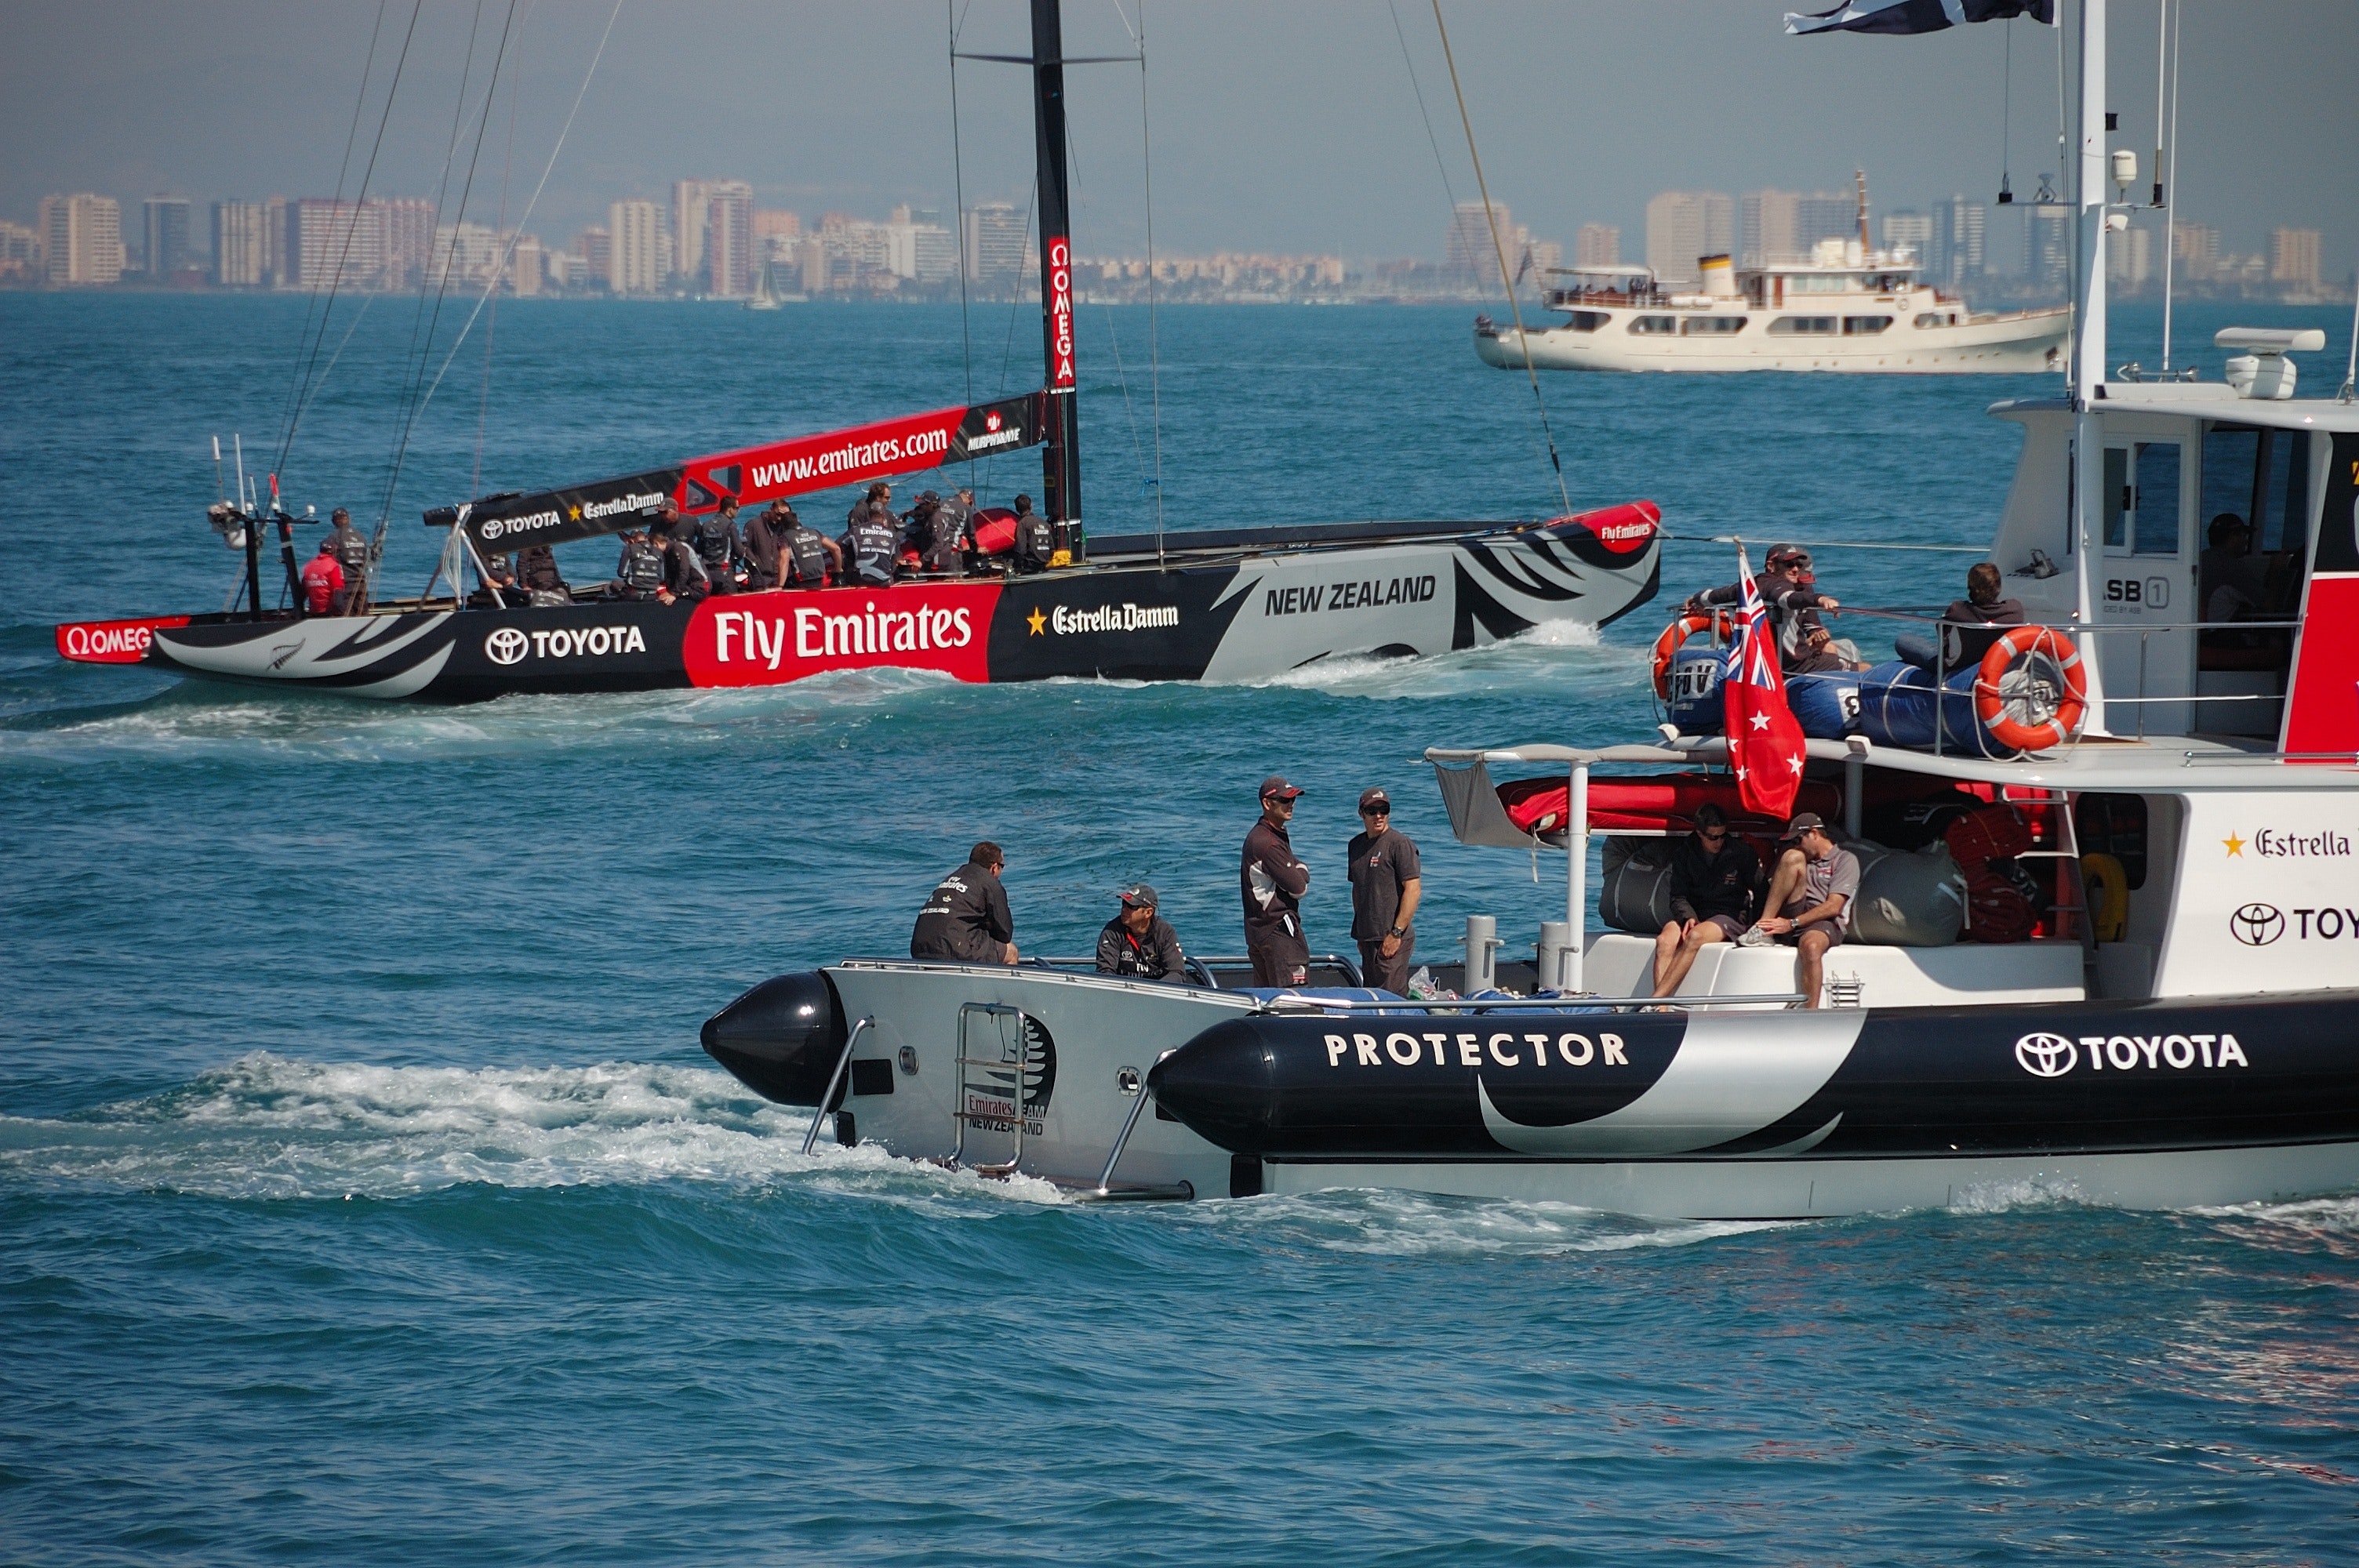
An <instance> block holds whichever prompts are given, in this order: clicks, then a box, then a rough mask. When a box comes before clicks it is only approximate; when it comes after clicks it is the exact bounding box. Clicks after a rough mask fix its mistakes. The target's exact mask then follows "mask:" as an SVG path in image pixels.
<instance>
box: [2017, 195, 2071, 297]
mask: <svg viewBox="0 0 2359 1568" xmlns="http://www.w3.org/2000/svg"><path fill="white" fill-rule="evenodd" d="M2023 280H2024V282H2026V283H2027V284H2029V285H2031V286H2032V287H2036V288H2038V289H2041V290H2043V291H2045V292H2048V293H2050V294H2064V293H2067V292H2069V291H2070V290H2071V284H2072V209H2071V208H2070V207H2067V206H2064V205H2063V204H2062V203H2060V202H2053V203H2051V202H2045V201H2043V202H2040V203H2038V205H2036V206H2034V207H2033V208H2032V209H2031V212H2030V217H2029V221H2028V222H2026V223H2025V224H2024V226H2023Z"/></svg>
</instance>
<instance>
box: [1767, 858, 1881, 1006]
mask: <svg viewBox="0 0 2359 1568" xmlns="http://www.w3.org/2000/svg"><path fill="white" fill-rule="evenodd" d="M1786 834H1787V837H1788V838H1790V839H1792V840H1793V841H1794V846H1793V848H1791V849H1788V850H1786V851H1785V852H1784V853H1783V854H1781V855H1779V856H1778V857H1777V871H1776V873H1775V874H1773V875H1772V876H1771V877H1770V879H1769V896H1768V898H1767V899H1766V900H1764V901H1763V903H1762V905H1761V907H1762V908H1764V909H1766V910H1769V911H1772V912H1773V913H1771V914H1765V915H1763V916H1762V918H1761V920H1760V922H1759V924H1757V925H1755V926H1754V927H1753V929H1752V930H1750V931H1748V932H1746V933H1745V935H1743V936H1741V937H1739V938H1737V940H1738V942H1739V943H1741V944H1742V945H1743V946H1747V947H1763V946H1768V945H1769V944H1770V943H1771V942H1779V943H1783V944H1784V945H1786V946H1789V947H1792V948H1793V949H1795V951H1796V954H1797V955H1798V957H1797V959H1796V962H1795V966H1794V968H1795V975H1794V982H1795V983H1794V989H1796V990H1798V991H1800V992H1801V993H1802V1001H1801V1005H1802V1006H1804V1007H1816V1006H1818V1005H1819V978H1820V977H1819V968H1820V960H1821V959H1823V958H1824V957H1826V953H1827V949H1828V948H1830V947H1832V946H1837V945H1839V944H1840V943H1841V942H1842V941H1843V934H1844V933H1845V932H1846V931H1848V930H1850V929H1851V905H1852V901H1853V900H1854V899H1855V898H1857V897H1858V896H1859V857H1858V856H1857V855H1854V854H1853V853H1852V852H1851V851H1850V850H1849V849H1838V848H1837V847H1836V845H1835V841H1834V840H1833V839H1832V838H1830V837H1828V835H1827V825H1826V824H1825V823H1824V822H1823V821H1821V820H1820V818H1819V814H1818V813H1817V812H1815V811H1805V812H1803V813H1802V814H1801V815H1800V816H1797V817H1795V818H1794V820H1793V821H1791V822H1789V823H1788V824H1787V825H1786Z"/></svg>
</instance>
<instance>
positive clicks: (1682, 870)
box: [1655, 801, 1761, 996]
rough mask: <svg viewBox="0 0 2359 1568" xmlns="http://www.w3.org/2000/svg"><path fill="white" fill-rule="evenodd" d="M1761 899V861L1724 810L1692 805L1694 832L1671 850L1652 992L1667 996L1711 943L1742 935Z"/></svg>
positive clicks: (1656, 949) (1707, 803) (1658, 934)
mask: <svg viewBox="0 0 2359 1568" xmlns="http://www.w3.org/2000/svg"><path fill="white" fill-rule="evenodd" d="M1760 898H1761V860H1760V857H1758V856H1756V854H1754V852H1753V849H1752V848H1751V846H1749V845H1747V844H1746V843H1745V840H1744V839H1742V838H1737V837H1736V836H1735V835H1734V834H1732V833H1731V832H1729V830H1728V815H1727V813H1725V812H1723V811H1722V810H1721V809H1720V807H1719V806H1714V805H1712V803H1711V802H1710V801H1706V802H1704V804H1703V805H1701V806H1697V807H1696V813H1695V831H1694V832H1693V833H1692V834H1690V836H1689V837H1687V838H1682V839H1681V840H1680V844H1679V848H1677V849H1673V850H1672V851H1671V918H1670V919H1669V921H1668V922H1666V923H1665V924H1664V926H1663V928H1662V930H1661V931H1659V932H1658V933H1656V935H1655V994H1656V995H1657V996H1669V995H1671V994H1672V993H1673V992H1675V991H1677V990H1678V989H1680V981H1682V980H1684V979H1687V978H1688V971H1689V970H1690V969H1691V968H1694V967H1695V961H1696V955H1697V954H1699V953H1701V952H1702V951H1703V950H1704V949H1705V948H1706V947H1708V946H1711V945H1712V943H1714V942H1734V941H1735V940H1737V938H1739V937H1741V936H1743V935H1745V922H1746V921H1748V920H1750V919H1752V918H1753V909H1754V906H1755V904H1756V903H1759V901H1760Z"/></svg>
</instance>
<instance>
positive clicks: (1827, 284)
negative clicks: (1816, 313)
mask: <svg viewBox="0 0 2359 1568" xmlns="http://www.w3.org/2000/svg"><path fill="white" fill-rule="evenodd" d="M1860 287H1861V286H1860V280H1859V279H1858V278H1857V277H1856V276H1854V275H1852V274H1850V273H1847V272H1834V273H1828V272H1797V273H1789V274H1788V275H1787V278H1786V292H1787V293H1788V294H1857V293H1859V292H1860Z"/></svg>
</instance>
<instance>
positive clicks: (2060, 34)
mask: <svg viewBox="0 0 2359 1568" xmlns="http://www.w3.org/2000/svg"><path fill="white" fill-rule="evenodd" d="M2070 125H2071V121H2070V119H2069V118H2067V116H2066V114H2065V108H2064V18H2063V16H2062V13H2061V12H2059V13H2058V16H2057V19H2056V180H2057V183H2058V184H2060V185H2062V186H2064V188H2065V189H2068V190H2070V191H2071V193H2072V207H2073V219H2072V280H2071V281H2072V289H2071V293H2072V300H2073V304H2074V306H2075V307H2076V308H2075V310H2074V313H2073V317H2072V337H2071V347H2072V351H2071V353H2069V354H2066V355H2065V356H2064V386H2065V390H2066V392H2067V393H2068V394H2069V393H2070V392H2071V389H2072V388H2073V387H2074V386H2076V385H2078V384H2079V381H2078V379H2077V372H2076V371H2075V369H2074V367H2075V366H2077V365H2078V364H2079V363H2080V362H2081V346H2082V343H2084V342H2085V341H2087V339H2088V334H2087V333H2085V332H2083V331H2082V330H2081V325H2082V323H2081V312H2082V311H2085V310H2087V309H2088V308H2089V302H2088V301H2087V300H2085V299H2082V297H2081V274H2082V267H2083V265H2084V263H2083V261H2082V255H2081V220H2080V207H2081V203H2082V200H2083V199H2084V196H2085V193H2084V192H2083V191H2082V189H2081V161H2080V159H2078V158H2075V157H2071V155H2070V154H2069V153H2068V152H2067V151H2066V141H2065V137H2066V133H2067V130H2068V128H2069V126H2070ZM2068 170H2069V171H2070V174H2069V178H2068V174H2067V171H2068ZM2040 183H2041V184H2042V185H2045V184H2046V183H2047V181H2046V180H2044V179H2043V180H2042V181H2041V182H2040ZM2104 375H2105V367H2104V366H2103V365H2099V366H2098V367H2097V379H2098V380H2100V381H2103V380H2104Z"/></svg>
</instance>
